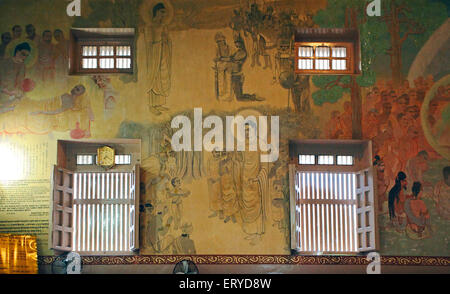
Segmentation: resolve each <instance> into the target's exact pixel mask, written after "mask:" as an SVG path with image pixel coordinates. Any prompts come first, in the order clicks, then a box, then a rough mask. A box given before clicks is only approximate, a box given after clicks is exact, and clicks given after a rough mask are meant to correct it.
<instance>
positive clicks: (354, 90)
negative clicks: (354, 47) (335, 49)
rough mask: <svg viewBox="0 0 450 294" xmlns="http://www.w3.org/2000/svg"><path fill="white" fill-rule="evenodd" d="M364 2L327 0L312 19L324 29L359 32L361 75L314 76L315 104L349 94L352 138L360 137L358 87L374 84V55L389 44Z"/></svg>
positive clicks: (360, 118) (382, 50)
mask: <svg viewBox="0 0 450 294" xmlns="http://www.w3.org/2000/svg"><path fill="white" fill-rule="evenodd" d="M366 5H367V3H366V2H365V1H361V0H329V1H328V6H327V8H326V9H324V10H321V11H319V12H318V13H317V14H316V15H315V16H314V22H315V23H316V24H318V25H319V26H320V27H324V28H342V27H345V28H352V29H357V30H358V31H359V32H360V39H361V66H362V75H360V76H342V75H341V76H314V77H313V79H312V80H313V83H314V85H315V86H317V87H318V88H319V90H318V91H316V92H314V93H313V95H312V97H313V100H314V103H315V104H316V105H322V104H323V103H324V102H330V103H334V102H336V101H338V100H339V99H341V98H342V97H343V95H344V93H346V92H347V93H350V97H351V105H352V138H354V139H360V138H362V127H361V120H362V98H361V87H368V86H371V85H373V84H374V83H375V73H374V71H373V70H372V66H371V65H372V63H373V60H374V59H375V57H376V56H377V55H378V54H380V53H381V52H384V51H385V50H386V49H387V47H388V43H387V42H386V41H385V40H384V39H382V38H380V36H381V35H382V34H383V29H382V28H381V26H380V25H379V23H377V22H376V21H375V20H374V19H373V18H370V17H368V16H367V14H366Z"/></svg>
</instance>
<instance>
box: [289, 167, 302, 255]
mask: <svg viewBox="0 0 450 294" xmlns="http://www.w3.org/2000/svg"><path fill="white" fill-rule="evenodd" d="M298 175H299V174H298V173H297V171H296V169H295V165H294V164H289V192H290V201H289V203H290V212H291V213H290V214H291V215H290V218H291V249H293V250H300V247H301V244H300V238H299V235H300V230H301V228H300V225H299V220H300V213H299V211H298V210H297V203H298V198H299V197H298V194H299V193H300V187H299V181H298Z"/></svg>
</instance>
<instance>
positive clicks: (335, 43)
mask: <svg viewBox="0 0 450 294" xmlns="http://www.w3.org/2000/svg"><path fill="white" fill-rule="evenodd" d="M358 40H359V37H358V33H357V32H356V31H353V30H348V29H302V30H299V31H297V34H296V38H295V49H296V62H295V72H296V73H297V74H333V75H336V74H359V73H360V72H361V70H360V62H359V59H360V57H359V55H360V54H359V41H358Z"/></svg>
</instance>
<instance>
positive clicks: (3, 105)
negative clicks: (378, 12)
mask: <svg viewBox="0 0 450 294" xmlns="http://www.w3.org/2000/svg"><path fill="white" fill-rule="evenodd" d="M39 2H40V3H34V2H33V3H29V2H28V1H25V0H23V1H10V0H6V1H2V3H1V4H0V11H2V18H1V20H0V34H1V43H0V136H1V141H0V146H1V145H3V144H7V143H8V142H9V141H14V140H16V138H20V139H21V140H22V141H24V140H25V141H26V140H27V138H33V140H34V139H35V138H36V136H37V137H39V138H41V139H42V140H44V141H46V142H48V143H49V144H53V143H54V142H55V140H56V139H67V138H71V139H86V138H93V139H105V138H139V139H141V140H142V153H143V154H142V158H143V160H142V174H141V203H140V209H139V210H140V226H141V236H140V242H141V248H142V249H141V253H142V254H162V255H167V254H200V255H208V254H289V253H290V249H289V246H290V232H289V223H290V218H289V187H288V178H287V163H288V161H289V158H288V141H289V139H305V138H327V139H350V138H357V137H362V138H364V139H370V140H372V144H373V154H374V158H373V164H374V166H375V167H376V170H377V179H376V183H377V196H378V203H379V207H377V210H378V222H379V229H380V246H381V248H380V249H381V253H382V254H383V255H417V256H421V255H423V256H449V255H450V247H449V244H450V243H449V237H448V236H450V228H449V218H450V213H449V210H450V200H449V199H450V188H449V187H450V182H449V181H450V177H449V175H450V170H449V169H450V167H449V166H450V144H449V134H450V130H449V125H450V124H449V117H450V103H449V101H450V88H449V81H450V79H449V76H448V73H441V72H439V73H436V74H435V75H426V76H415V77H414V78H413V79H412V80H411V79H409V78H408V71H409V69H410V67H411V65H412V64H413V63H414V64H416V67H417V66H418V65H417V64H420V58H424V57H421V55H420V54H419V51H420V50H421V48H422V47H423V46H424V45H425V43H426V42H427V40H429V39H430V38H432V37H433V34H434V33H435V32H436V31H439V28H440V27H441V26H442V25H443V24H444V23H446V22H448V12H447V11H448V7H447V6H446V5H445V1H438V0H436V1H427V0H410V1H402V0H389V1H388V0H386V1H383V13H382V16H381V17H367V16H366V15H365V13H364V11H365V5H366V3H365V2H366V1H363V0H360V1H354V0H339V1H338V0H321V1H317V0H305V1H288V0H273V1H260V0H254V1H253V0H217V1H208V0H199V1H183V0H132V1H131V0H128V1H126V0H115V1H113V0H84V1H82V5H83V8H82V16H81V17H73V18H71V17H68V16H67V15H66V14H65V3H61V1H56V0H45V1H39ZM18 7H20V8H21V12H22V14H21V15H19V16H17V17H13V14H9V13H4V12H8V11H16V10H17V9H18ZM50 8H51V11H53V13H52V14H50V13H49V12H48V11H50ZM3 14H4V15H3ZM71 27H132V28H135V29H136V61H135V65H136V67H135V68H136V70H135V73H134V74H133V75H91V76H89V75H84V76H69V75H67V74H66V73H67V68H66V65H67V63H68V58H69V55H68V46H69V41H68V36H69V30H70V28H71ZM296 27H308V28H313V27H324V28H325V27H348V28H357V29H359V31H360V34H361V47H362V48H361V51H362V60H361V64H362V69H363V74H362V75H361V76H356V77H348V76H299V75H295V74H294V71H293V68H294V59H293V57H294V55H295V52H294V32H295V28H296ZM439 36H442V34H441V33H440V35H439ZM446 38H447V39H448V38H449V36H448V34H447V36H446ZM440 43H441V44H443V46H445V44H446V43H447V42H444V41H443V42H440ZM434 54H436V56H435V57H433V58H431V59H433V60H445V59H448V51H446V50H435V51H434ZM426 58H427V59H430V56H427V57H426ZM387 65H389V66H387ZM420 70H421V72H433V71H430V70H427V69H420ZM194 108H202V110H203V117H206V116H208V115H217V116H218V117H220V118H222V119H223V120H225V117H226V116H235V115H238V114H243V115H244V116H246V115H250V114H251V115H265V116H279V118H280V150H279V152H280V154H279V159H278V160H277V161H275V162H273V163H263V162H260V160H259V158H260V154H259V152H250V151H245V152H241V151H234V152H223V151H213V152H208V151H181V152H175V151H173V150H172V147H171V138H172V135H173V134H174V132H175V131H176V129H173V128H171V120H172V118H173V117H175V116H177V115H185V116H187V117H189V118H193V115H194V111H193V109H194ZM30 140H31V139H30ZM51 150H52V151H51V152H53V153H49V154H48V157H49V158H54V160H56V153H55V152H54V150H53V149H51ZM0 180H1V179H0ZM47 180H48V181H47V182H46V185H47V186H49V185H50V173H49V174H48V179H47ZM2 185H7V184H5V183H3V182H2V183H0V187H1V186H2ZM44 185H45V184H44ZM0 195H2V194H0ZM49 197H50V195H49ZM43 211H44V212H43V213H42V214H41V216H40V217H41V218H46V217H47V218H48V215H46V213H45V211H46V212H47V213H48V212H49V211H48V208H45V207H44V209H43ZM1 217H2V215H0V220H1ZM44 241H45V237H42V236H41V237H40V239H39V238H38V244H39V242H41V243H42V242H44ZM39 250H40V254H41V255H49V254H51V252H48V251H45V250H44V249H42V248H39Z"/></svg>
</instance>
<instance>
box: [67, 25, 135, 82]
mask: <svg viewBox="0 0 450 294" xmlns="http://www.w3.org/2000/svg"><path fill="white" fill-rule="evenodd" d="M133 49H134V29H72V30H71V49H70V71H69V72H70V74H102V73H133V68H134V66H133V65H134V56H135V54H134V52H133V51H134V50H133Z"/></svg>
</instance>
